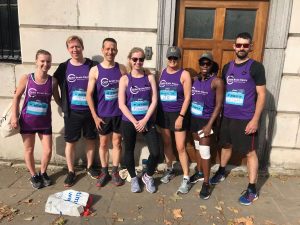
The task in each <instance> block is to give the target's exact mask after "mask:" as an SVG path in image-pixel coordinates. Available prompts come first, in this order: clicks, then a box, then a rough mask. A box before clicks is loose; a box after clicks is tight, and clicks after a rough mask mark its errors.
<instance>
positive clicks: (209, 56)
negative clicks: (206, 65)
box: [199, 52, 214, 61]
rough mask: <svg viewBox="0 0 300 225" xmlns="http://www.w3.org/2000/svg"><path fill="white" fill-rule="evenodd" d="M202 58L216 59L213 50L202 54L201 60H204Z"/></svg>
mask: <svg viewBox="0 0 300 225" xmlns="http://www.w3.org/2000/svg"><path fill="white" fill-rule="evenodd" d="M202 59H209V60H210V61H214V59H213V56H212V54H211V52H204V53H203V54H202V55H201V56H200V58H199V61H200V60H202Z"/></svg>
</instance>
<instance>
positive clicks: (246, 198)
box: [239, 188, 258, 205]
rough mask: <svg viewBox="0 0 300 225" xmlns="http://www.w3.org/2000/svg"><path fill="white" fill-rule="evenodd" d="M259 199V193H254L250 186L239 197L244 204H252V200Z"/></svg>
mask: <svg viewBox="0 0 300 225" xmlns="http://www.w3.org/2000/svg"><path fill="white" fill-rule="evenodd" d="M257 199H258V194H257V193H253V192H252V191H251V190H250V189H249V188H248V189H247V190H246V191H243V192H242V196H241V197H240V199H239V202H240V203H241V204H242V205H251V204H252V202H254V201H255V200H257Z"/></svg>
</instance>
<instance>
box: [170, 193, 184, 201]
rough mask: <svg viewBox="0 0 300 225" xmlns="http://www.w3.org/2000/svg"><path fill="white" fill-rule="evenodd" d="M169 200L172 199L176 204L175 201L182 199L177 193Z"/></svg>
mask: <svg viewBox="0 0 300 225" xmlns="http://www.w3.org/2000/svg"><path fill="white" fill-rule="evenodd" d="M170 199H172V200H173V201H174V202H177V200H181V199H182V197H180V196H179V195H178V194H177V193H175V194H173V195H172V196H171V197H170Z"/></svg>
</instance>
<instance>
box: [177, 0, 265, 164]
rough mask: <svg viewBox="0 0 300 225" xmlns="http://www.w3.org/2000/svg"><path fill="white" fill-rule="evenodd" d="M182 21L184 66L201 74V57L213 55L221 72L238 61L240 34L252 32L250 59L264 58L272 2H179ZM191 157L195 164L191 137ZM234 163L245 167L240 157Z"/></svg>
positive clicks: (179, 35) (180, 39) (216, 157)
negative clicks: (236, 51)
mask: <svg viewBox="0 0 300 225" xmlns="http://www.w3.org/2000/svg"><path fill="white" fill-rule="evenodd" d="M178 1H179V5H178V7H179V11H178V12H179V13H178V15H179V18H178V33H177V46H179V47H180V48H181V49H182V52H183V57H182V65H183V68H185V69H187V70H188V71H189V72H190V73H191V75H192V76H195V75H196V74H197V73H198V72H199V65H198V59H199V56H200V55H201V54H202V53H204V52H206V51H211V52H212V54H213V57H214V61H215V62H216V63H218V65H219V68H220V69H219V73H218V74H219V75H221V69H222V68H223V66H224V65H225V64H226V63H228V62H229V61H230V60H232V59H234V57H235V53H234V51H233V44H234V39H235V36H236V35H237V34H238V33H240V32H249V33H250V34H251V35H252V37H253V47H254V49H253V50H254V51H253V52H251V53H250V57H252V58H253V59H255V60H257V61H261V60H262V58H263V49H264V41H265V36H266V26H267V19H268V8H269V1H249V0H248V1H246V0H244V1H243V0H241V1H228V0H223V1H204V0H178ZM212 149H213V151H212V158H213V161H214V160H216V161H219V154H216V152H217V151H219V150H220V149H218V147H217V145H216V143H213V144H212ZM187 151H188V154H189V156H190V158H191V160H192V161H195V158H194V157H195V150H194V148H193V141H192V139H191V136H190V135H188V146H187ZM233 156H234V157H233V158H232V159H231V161H230V163H231V164H235V165H239V164H241V163H242V164H245V162H246V161H245V159H244V160H242V158H241V157H240V156H238V155H237V154H233Z"/></svg>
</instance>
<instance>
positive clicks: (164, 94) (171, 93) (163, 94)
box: [159, 90, 177, 102]
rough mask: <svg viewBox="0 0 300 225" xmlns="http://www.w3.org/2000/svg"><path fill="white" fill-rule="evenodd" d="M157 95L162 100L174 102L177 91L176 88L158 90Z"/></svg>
mask: <svg viewBox="0 0 300 225" xmlns="http://www.w3.org/2000/svg"><path fill="white" fill-rule="evenodd" d="M159 95H160V100H161V101H162V102H176V101H177V91H176V90H160V91H159Z"/></svg>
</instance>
